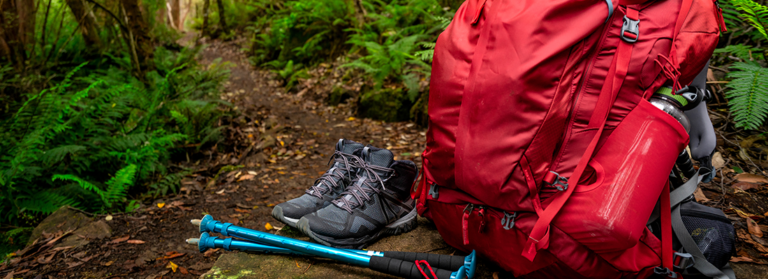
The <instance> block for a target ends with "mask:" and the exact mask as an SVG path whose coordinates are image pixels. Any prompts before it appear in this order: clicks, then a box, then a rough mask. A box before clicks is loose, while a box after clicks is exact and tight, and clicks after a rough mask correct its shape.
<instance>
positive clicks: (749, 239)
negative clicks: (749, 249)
mask: <svg viewBox="0 0 768 279" xmlns="http://www.w3.org/2000/svg"><path fill="white" fill-rule="evenodd" d="M736 235H737V236H738V237H739V239H741V240H742V241H744V242H746V243H749V244H752V246H754V247H755V249H757V251H759V252H760V253H768V248H765V246H763V245H761V244H760V243H757V241H755V240H754V239H752V236H751V235H749V234H748V233H747V232H745V231H744V230H743V229H739V230H738V231H736Z"/></svg>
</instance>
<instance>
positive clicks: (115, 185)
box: [103, 165, 136, 207]
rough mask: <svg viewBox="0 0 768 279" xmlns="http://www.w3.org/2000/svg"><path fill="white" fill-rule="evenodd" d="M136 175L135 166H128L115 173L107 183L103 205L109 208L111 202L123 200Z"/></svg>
mask: <svg viewBox="0 0 768 279" xmlns="http://www.w3.org/2000/svg"><path fill="white" fill-rule="evenodd" d="M135 175H136V165H128V166H126V167H124V168H122V169H120V170H119V171H117V173H115V176H114V177H112V178H111V179H110V180H109V181H107V190H106V191H105V192H104V196H103V198H104V203H105V204H107V207H111V206H112V203H113V202H117V201H120V200H121V199H122V198H125V194H126V192H127V191H128V189H129V188H131V186H133V182H134V178H135Z"/></svg>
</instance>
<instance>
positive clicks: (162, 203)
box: [157, 202, 165, 208]
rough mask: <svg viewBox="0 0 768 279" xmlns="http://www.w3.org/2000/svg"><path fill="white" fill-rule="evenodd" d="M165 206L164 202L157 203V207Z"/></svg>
mask: <svg viewBox="0 0 768 279" xmlns="http://www.w3.org/2000/svg"><path fill="white" fill-rule="evenodd" d="M163 206H165V203H164V202H159V203H157V208H163Z"/></svg>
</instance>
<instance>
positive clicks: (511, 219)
mask: <svg viewBox="0 0 768 279" xmlns="http://www.w3.org/2000/svg"><path fill="white" fill-rule="evenodd" d="M515 217H517V212H512V214H509V213H507V212H504V218H501V226H502V227H503V228H504V229H505V230H509V229H511V228H513V227H515Z"/></svg>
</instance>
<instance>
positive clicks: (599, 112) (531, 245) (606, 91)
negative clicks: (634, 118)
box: [522, 7, 639, 261]
mask: <svg viewBox="0 0 768 279" xmlns="http://www.w3.org/2000/svg"><path fill="white" fill-rule="evenodd" d="M626 16H627V17H628V18H630V19H633V20H638V18H639V12H638V11H637V10H636V9H634V8H630V7H628V8H627V13H626ZM632 48H633V45H632V44H631V43H628V42H626V41H623V40H622V41H621V42H620V43H619V47H618V49H617V50H616V55H614V57H613V62H612V63H611V67H610V69H609V70H608V75H607V76H606V78H605V82H604V83H603V84H604V86H603V89H602V90H601V91H600V96H599V97H598V99H597V104H596V106H595V109H594V111H593V112H592V117H591V118H590V120H589V125H588V127H587V128H588V129H589V128H598V130H597V133H596V134H595V136H594V138H592V141H591V142H590V143H589V146H587V150H586V151H585V152H584V155H583V156H582V157H581V159H580V160H579V163H578V165H576V169H575V170H574V173H573V175H572V176H571V179H569V181H579V179H580V178H581V175H582V174H583V173H584V170H585V169H586V167H587V164H588V163H589V161H590V159H591V158H592V154H593V153H594V151H595V148H596V147H597V143H598V142H599V141H600V135H601V134H602V133H603V129H605V122H606V121H607V120H608V114H609V112H610V111H611V107H612V106H613V102H614V101H615V99H616V95H618V92H619V89H620V88H621V85H622V84H623V82H624V78H625V77H626V75H627V69H628V68H629V61H630V58H631V57H632ZM606 85H610V86H606ZM574 184H576V183H574ZM574 189H576V185H573V186H571V187H568V189H566V190H565V191H562V192H559V193H557V194H556V195H555V196H553V197H552V202H551V203H550V204H549V206H547V208H546V209H544V211H543V212H541V213H540V214H538V215H539V220H537V221H536V224H535V225H534V226H533V230H532V231H531V234H530V235H529V237H528V241H527V242H526V245H525V249H524V250H523V254H522V255H523V256H524V257H525V258H527V259H528V260H529V261H533V259H534V258H535V257H536V254H537V252H538V250H539V249H546V248H547V247H549V224H550V223H552V220H553V219H554V218H555V216H556V215H557V213H558V212H560V209H562V208H563V206H564V205H565V202H566V201H568V198H569V197H570V196H571V194H573V190H574Z"/></svg>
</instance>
